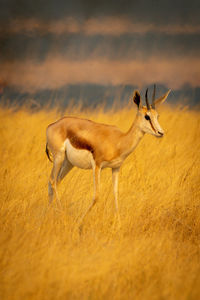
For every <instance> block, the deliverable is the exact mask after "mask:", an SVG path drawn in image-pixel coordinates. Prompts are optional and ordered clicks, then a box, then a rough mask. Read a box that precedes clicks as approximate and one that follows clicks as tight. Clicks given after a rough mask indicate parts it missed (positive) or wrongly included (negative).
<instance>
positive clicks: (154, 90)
mask: <svg viewBox="0 0 200 300" xmlns="http://www.w3.org/2000/svg"><path fill="white" fill-rule="evenodd" d="M155 97H156V85H155V84H154V86H153V95H152V108H155V100H156V99H155Z"/></svg>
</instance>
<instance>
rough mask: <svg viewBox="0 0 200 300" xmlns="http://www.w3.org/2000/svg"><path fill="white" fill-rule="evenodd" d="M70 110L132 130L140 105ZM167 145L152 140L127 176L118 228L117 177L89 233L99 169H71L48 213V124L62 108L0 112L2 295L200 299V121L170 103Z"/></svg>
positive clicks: (105, 188)
mask: <svg viewBox="0 0 200 300" xmlns="http://www.w3.org/2000/svg"><path fill="white" fill-rule="evenodd" d="M65 113H66V114H69V113H70V114H73V115H82V116H85V117H87V118H90V119H93V120H96V121H100V122H104V123H109V124H116V125H117V126H119V127H120V128H121V129H122V130H127V129H128V127H129V126H130V124H131V122H132V120H133V118H134V111H133V109H131V110H129V109H122V110H121V111H120V112H119V111H118V112H114V111H111V112H108V113H104V112H103V111H102V110H98V111H94V112H88V111H84V112H81V111H75V110H70V109H68V111H66V112H65ZM160 114H161V117H160V123H161V125H162V127H163V128H164V129H165V131H166V136H165V137H164V138H163V139H156V138H155V137H153V136H148V135H146V136H145V137H144V139H143V140H142V141H141V142H140V144H139V146H138V147H137V149H136V150H135V152H134V153H132V154H131V155H130V156H129V157H128V158H127V160H126V161H125V162H124V165H123V166H122V169H121V171H120V186H119V207H120V215H121V227H119V224H118V221H117V219H116V217H115V213H114V201H113V194H112V187H111V184H112V182H111V171H110V170H109V169H106V170H104V171H103V172H102V174H101V178H102V181H101V197H100V201H99V203H98V204H97V205H96V206H95V207H94V209H93V210H92V211H91V213H90V215H89V216H88V219H87V222H85V226H84V229H83V233H82V235H79V231H78V222H79V219H80V218H81V216H82V215H83V213H84V211H85V210H86V208H87V207H88V205H89V203H90V201H91V197H92V192H93V186H92V184H93V183H92V173H91V171H84V170H80V169H76V168H74V169H73V170H72V171H71V172H70V173H69V174H68V176H67V177H66V178H65V179H64V181H63V182H62V183H61V185H60V187H59V194H60V197H61V202H62V206H63V209H62V211H59V210H58V209H57V207H56V203H54V204H53V206H52V207H51V208H49V209H48V200H47V182H48V177H49V173H50V170H51V167H52V165H51V163H50V162H49V161H48V159H47V158H46V156H45V129H46V126H47V125H48V124H49V123H51V122H53V121H54V120H56V119H57V118H59V117H60V116H61V114H60V113H58V112H56V110H51V111H47V110H46V111H45V110H41V111H39V112H37V113H30V112H28V111H26V109H23V108H22V109H21V110H19V111H16V112H14V111H12V110H11V109H9V108H8V109H6V108H4V109H3V108H1V109H0V118H1V122H0V145H1V147H0V151H1V153H0V156H1V167H0V176H1V181H0V190H1V194H0V195H1V198H0V228H1V234H0V284H1V286H0V298H1V299H2V300H3V299H6V300H11V299H12V300H15V299H20V300H22V299H23V300H24V299H41V300H51V299H52V300H55V299H95V300H96V299H104V300H105V299H112V300H116V299H181V300H182V299H197V298H198V297H199V294H200V184H199V166H200V165H199V162H200V155H199V151H200V115H199V113H198V112H195V111H189V110H187V109H185V110H184V109H179V108H176V109H172V108H170V107H167V106H166V105H165V106H163V107H162V108H161V111H160Z"/></svg>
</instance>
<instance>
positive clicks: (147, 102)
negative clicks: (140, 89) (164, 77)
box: [145, 89, 150, 110]
mask: <svg viewBox="0 0 200 300" xmlns="http://www.w3.org/2000/svg"><path fill="white" fill-rule="evenodd" d="M147 94H148V89H147V90H146V93H145V100H146V104H147V109H148V110H150V105H149V100H148V96H147Z"/></svg>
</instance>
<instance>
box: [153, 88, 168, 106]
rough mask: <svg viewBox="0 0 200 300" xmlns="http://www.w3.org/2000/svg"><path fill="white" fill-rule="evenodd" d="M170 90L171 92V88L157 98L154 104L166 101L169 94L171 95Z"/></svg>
mask: <svg viewBox="0 0 200 300" xmlns="http://www.w3.org/2000/svg"><path fill="white" fill-rule="evenodd" d="M170 92H171V90H169V91H168V92H167V93H166V94H164V96H162V97H160V98H158V99H156V100H155V101H154V105H159V104H161V103H163V102H165V100H166V99H167V96H168V95H169V93H170Z"/></svg>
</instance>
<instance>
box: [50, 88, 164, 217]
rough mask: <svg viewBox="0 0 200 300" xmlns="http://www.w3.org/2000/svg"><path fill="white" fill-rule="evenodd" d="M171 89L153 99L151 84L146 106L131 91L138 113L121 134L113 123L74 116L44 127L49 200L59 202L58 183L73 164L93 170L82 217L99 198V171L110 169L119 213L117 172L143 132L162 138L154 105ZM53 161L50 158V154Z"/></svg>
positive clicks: (136, 93)
mask: <svg viewBox="0 0 200 300" xmlns="http://www.w3.org/2000/svg"><path fill="white" fill-rule="evenodd" d="M169 92H170V90H169V91H168V92H167V93H166V94H164V95H163V96H162V97H160V98H158V99H155V93H156V87H155V85H154V90H153V95H152V104H151V105H150V104H149V100H148V89H147V90H146V93H145V100H146V106H143V105H142V101H141V96H140V93H139V92H138V91H137V90H136V91H135V92H134V93H133V102H134V103H135V104H136V105H137V115H136V118H135V120H134V121H133V123H132V125H131V127H130V129H129V130H128V131H127V132H126V133H124V132H122V131H120V130H119V129H118V128H117V127H116V126H111V125H107V124H101V123H96V122H94V121H91V120H87V119H81V118H77V117H63V118H61V119H59V120H58V121H56V122H55V123H52V124H50V125H49V126H48V127H47V131H46V135H47V143H46V154H47V156H48V158H49V160H50V161H52V162H53V168H52V171H51V175H50V179H49V185H48V194H49V203H51V202H52V200H53V198H54V195H55V196H56V199H57V201H58V203H59V204H60V202H59V201H60V200H59V197H58V193H57V185H58V183H60V182H61V180H62V179H63V178H64V177H65V176H66V175H67V174H68V173H69V171H70V170H71V169H72V168H73V167H74V166H76V167H78V168H81V169H92V170H93V180H94V194H93V199H92V202H91V204H90V206H89V207H88V209H87V211H86V212H85V214H84V215H83V218H82V220H83V219H84V218H85V216H86V215H87V214H88V212H89V211H90V210H91V209H92V207H93V206H94V205H95V203H96V202H97V200H98V199H99V189H100V173H101V170H102V169H104V168H111V169H112V181H113V191H114V200H115V208H116V211H117V212H118V175H119V170H120V167H121V165H122V163H123V162H124V160H125V159H126V157H127V156H128V155H130V154H131V153H132V152H133V151H134V149H135V148H136V146H137V145H138V143H139V142H140V140H141V139H142V137H143V136H144V134H145V133H149V134H152V135H154V136H156V137H163V135H164V131H163V129H162V128H161V126H160V124H159V122H158V113H157V111H156V106H157V105H158V104H161V103H163V102H164V101H165V100H166V98H167V96H168V94H169ZM50 153H51V156H52V157H53V160H52V159H51V156H50Z"/></svg>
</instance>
